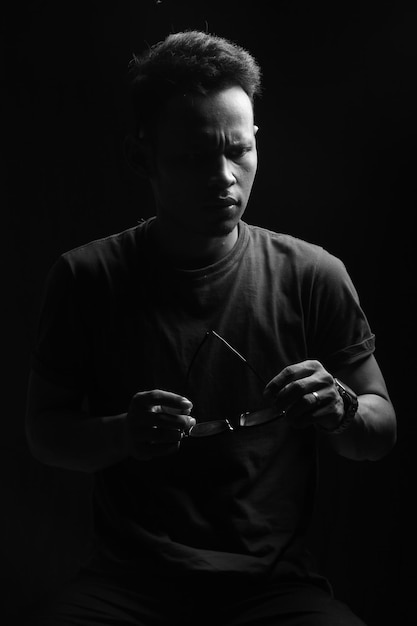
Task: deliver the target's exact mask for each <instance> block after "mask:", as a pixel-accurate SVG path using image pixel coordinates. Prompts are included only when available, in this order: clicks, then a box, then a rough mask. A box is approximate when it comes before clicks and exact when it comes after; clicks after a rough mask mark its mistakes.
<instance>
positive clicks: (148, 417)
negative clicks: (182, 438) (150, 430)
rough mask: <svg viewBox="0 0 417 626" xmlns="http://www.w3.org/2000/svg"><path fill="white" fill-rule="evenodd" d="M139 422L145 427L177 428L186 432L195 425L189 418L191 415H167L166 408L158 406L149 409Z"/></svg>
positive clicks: (191, 418) (192, 419)
mask: <svg viewBox="0 0 417 626" xmlns="http://www.w3.org/2000/svg"><path fill="white" fill-rule="evenodd" d="M162 411H163V412H162ZM141 422H142V424H143V425H144V426H147V427H152V426H161V427H163V426H166V427H168V428H178V429H180V430H182V431H186V432H188V431H189V430H190V428H191V427H192V426H194V425H195V419H194V417H191V415H183V414H181V413H168V412H166V407H163V406H160V405H157V406H155V407H151V409H150V410H149V411H147V412H146V413H145V414H144V415H143V418H142V420H141Z"/></svg>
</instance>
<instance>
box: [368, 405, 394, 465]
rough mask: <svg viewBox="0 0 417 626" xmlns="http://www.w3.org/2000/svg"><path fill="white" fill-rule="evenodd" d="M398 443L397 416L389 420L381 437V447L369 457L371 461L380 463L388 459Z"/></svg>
mask: <svg viewBox="0 0 417 626" xmlns="http://www.w3.org/2000/svg"><path fill="white" fill-rule="evenodd" d="M396 443H397V421H396V417H395V414H393V415H392V417H391V418H390V419H389V420H387V423H386V424H385V428H384V430H383V432H382V433H380V436H379V445H378V446H377V447H376V448H375V449H374V450H373V451H372V454H370V455H369V460H370V461H379V460H380V459H383V458H384V457H386V456H387V455H388V454H389V453H390V452H391V451H392V449H393V448H394V447H395V445H396Z"/></svg>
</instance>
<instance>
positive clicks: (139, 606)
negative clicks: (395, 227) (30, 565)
mask: <svg viewBox="0 0 417 626" xmlns="http://www.w3.org/2000/svg"><path fill="white" fill-rule="evenodd" d="M132 69H133V74H134V77H133V91H132V94H133V103H134V110H135V114H136V117H137V132H136V135H135V137H134V138H132V139H131V140H130V141H129V145H128V153H129V158H130V159H131V161H132V162H133V163H134V166H135V167H136V168H137V169H138V170H140V171H141V172H145V173H146V175H147V176H148V177H149V180H150V183H151V185H152V189H153V193H154V197H155V203H156V217H155V218H152V219H149V220H146V221H143V222H142V223H140V224H139V225H138V226H136V227H134V228H132V229H129V230H127V231H125V232H123V233H119V234H117V235H114V236H111V237H107V238H105V239H102V240H99V241H95V242H92V243H89V244H87V245H85V246H81V247H80V248H78V249H76V250H72V251H70V252H67V253H66V254H64V255H62V257H61V258H60V259H58V261H57V263H56V264H55V266H54V267H53V268H52V270H51V273H50V276H49V279H48V283H47V288H46V292H45V299H44V304H43V308H42V315H41V318H40V325H39V336H38V340H37V343H36V346H35V350H34V360H33V370H32V374H31V379H30V385H29V392H28V412H27V434H28V441H29V444H30V446H31V449H32V451H33V454H34V455H35V457H36V458H38V459H39V460H40V461H42V462H44V463H46V464H49V465H52V466H57V467H62V468H66V469H71V470H75V471H84V472H91V473H94V475H95V490H94V522H95V535H96V538H97V541H96V546H95V549H94V551H93V555H92V558H91V561H90V562H89V563H88V564H86V565H85V567H83V570H82V572H81V573H80V576H79V578H78V579H77V580H76V581H74V582H73V583H72V584H71V585H70V586H69V587H68V588H67V589H66V590H64V592H63V595H62V596H61V597H60V598H58V599H57V600H56V601H55V602H54V603H53V605H52V606H51V607H50V608H49V609H48V610H46V611H45V614H44V615H43V617H40V618H39V621H40V623H42V624H69V623H71V624H72V623H74V624H117V625H122V624H140V625H145V624H177V623H181V624H185V623H190V624H191V623H192V624H204V623H207V624H208V623H210V624H211V623H213V622H215V623H218V624H230V625H232V624H233V625H235V624H236V625H237V624H268V625H269V624H271V625H272V624H291V625H295V624H303V625H319V624H320V625H321V626H324V625H328V626H334V625H335V624H345V625H350V626H354V625H357V624H360V623H361V622H360V620H359V619H358V618H357V617H356V616H354V615H353V614H352V613H351V612H350V611H349V609H348V608H347V607H345V606H344V605H343V604H340V603H339V602H337V601H336V600H335V599H334V598H333V596H332V592H331V588H330V586H329V584H328V582H327V581H326V580H325V579H324V578H322V577H321V576H319V575H318V574H317V573H315V572H314V569H313V568H312V565H311V563H310V560H309V557H308V553H307V551H306V548H305V546H304V538H305V534H306V531H307V529H308V525H309V521H310V518H311V511H312V506H313V500H314V491H315V482H316V452H317V442H318V440H319V439H321V440H323V441H324V442H325V444H327V445H328V446H329V447H331V448H333V449H334V451H335V452H337V453H339V454H341V455H343V456H346V457H348V458H351V459H358V460H361V459H372V460H374V459H378V458H380V457H382V456H383V455H384V454H386V453H387V452H388V451H389V450H390V449H391V447H392V446H393V444H394V441H395V432H396V428H395V414H394V410H393V407H392V405H391V402H390V399H389V396H388V392H387V389H386V385H385V383H384V379H383V376H382V374H381V371H380V369H379V367H378V365H377V362H376V360H375V357H374V355H373V352H374V336H373V334H372V332H371V330H370V328H369V325H368V322H367V320H366V317H365V315H364V313H363V311H362V310H361V307H360V305H359V302H358V298H357V294H356V291H355V288H354V287H353V285H352V282H351V280H350V278H349V276H348V275H347V273H346V270H345V268H344V266H343V264H342V263H341V262H340V261H339V260H338V259H336V258H335V257H333V256H332V255H330V254H328V253H327V252H326V251H324V250H323V249H322V248H320V247H319V246H315V245H313V244H308V243H306V242H304V241H300V240H299V239H296V238H293V237H290V236H287V235H281V234H277V233H274V232H270V231H267V230H265V229H262V228H259V227H254V226H249V225H248V224H246V223H245V222H243V221H242V216H243V214H244V211H245V208H246V205H247V203H248V200H249V196H250V193H251V189H252V185H253V182H254V178H255V173H256V168H257V150H256V133H257V127H256V126H255V124H254V107H253V105H254V100H255V97H256V96H257V95H258V93H259V90H260V69H259V67H258V65H257V63H256V61H255V60H254V59H253V58H252V56H251V55H250V54H249V53H248V52H247V51H245V50H243V49H242V48H240V47H239V46H237V45H235V44H233V43H231V42H228V41H226V40H224V39H222V38H219V37H215V36H211V35H208V34H205V33H200V32H194V31H190V32H186V33H177V34H173V35H170V36H169V37H167V38H166V40H165V41H163V42H160V43H159V44H157V45H155V46H154V47H153V48H151V49H150V50H149V51H148V52H147V53H146V54H145V55H144V56H143V57H141V58H135V59H134V62H133V67H132Z"/></svg>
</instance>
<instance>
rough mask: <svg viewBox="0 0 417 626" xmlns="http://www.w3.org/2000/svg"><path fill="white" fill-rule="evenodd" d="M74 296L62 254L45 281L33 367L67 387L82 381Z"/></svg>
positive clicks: (77, 317)
mask: <svg viewBox="0 0 417 626" xmlns="http://www.w3.org/2000/svg"><path fill="white" fill-rule="evenodd" d="M75 300H76V288H75V281H74V276H73V273H72V271H71V267H70V266H69V264H68V263H67V262H66V260H65V258H64V257H63V256H61V257H60V258H59V259H58V260H57V261H56V263H55V264H54V265H53V266H52V268H51V269H50V271H49V274H48V276H47V279H46V282H45V286H44V293H43V298H42V303H41V309H40V313H39V320H38V328H37V335H36V339H35V344H34V348H33V351H32V368H33V370H34V371H36V372H37V373H38V374H40V375H41V376H43V377H45V378H47V379H48V380H50V381H51V382H54V383H56V384H59V385H62V386H64V387H69V388H75V387H78V388H79V387H80V386H81V385H82V379H83V374H82V372H83V366H82V364H83V360H84V359H83V350H85V347H83V342H81V341H80V338H81V334H82V331H81V323H80V319H79V317H80V312H79V307H76V302H75ZM77 309H78V310H77ZM84 345H85V344H84Z"/></svg>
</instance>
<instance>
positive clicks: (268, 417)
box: [239, 407, 285, 426]
mask: <svg viewBox="0 0 417 626" xmlns="http://www.w3.org/2000/svg"><path fill="white" fill-rule="evenodd" d="M284 416H285V411H281V412H280V411H277V409H275V408H274V407H269V408H267V409H261V410H260V411H254V412H253V413H242V415H241V416H240V420H239V425H240V426H257V425H258V424H266V422H272V420H275V419H279V418H280V417H284Z"/></svg>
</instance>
